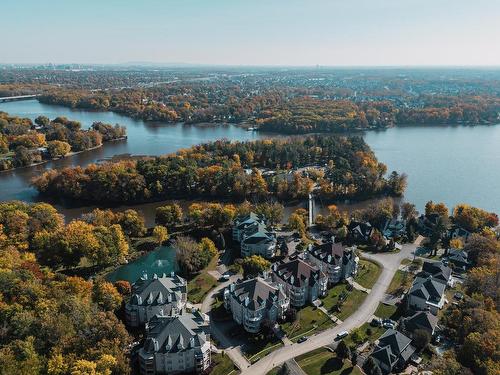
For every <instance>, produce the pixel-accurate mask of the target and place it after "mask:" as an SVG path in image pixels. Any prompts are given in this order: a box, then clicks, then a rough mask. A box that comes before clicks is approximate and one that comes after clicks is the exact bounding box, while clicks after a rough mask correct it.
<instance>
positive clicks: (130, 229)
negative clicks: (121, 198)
mask: <svg viewBox="0 0 500 375" xmlns="http://www.w3.org/2000/svg"><path fill="white" fill-rule="evenodd" d="M117 216H118V224H120V226H121V227H122V229H123V232H124V233H125V234H126V235H127V236H130V237H142V236H144V234H145V233H146V225H145V222H144V217H143V216H142V215H139V213H138V212H137V211H135V210H125V211H124V212H123V213H120V214H118V215H117Z"/></svg>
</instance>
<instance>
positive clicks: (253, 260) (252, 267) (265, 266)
mask: <svg viewBox="0 0 500 375" xmlns="http://www.w3.org/2000/svg"><path fill="white" fill-rule="evenodd" d="M241 266H242V268H243V276H244V277H245V278H248V277H255V276H258V275H259V274H261V273H262V272H264V271H267V270H269V268H271V262H269V261H268V260H266V259H264V258H263V257H261V256H260V255H252V256H249V257H246V258H244V259H243V262H242V263H241Z"/></svg>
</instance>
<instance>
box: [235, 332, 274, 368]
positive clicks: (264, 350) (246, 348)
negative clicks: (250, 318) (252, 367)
mask: <svg viewBox="0 0 500 375" xmlns="http://www.w3.org/2000/svg"><path fill="white" fill-rule="evenodd" d="M240 336H245V338H246V339H245V344H243V345H242V346H241V351H242V352H243V354H244V355H245V357H246V358H247V359H248V360H249V361H250V363H255V362H257V361H258V360H259V359H261V358H262V357H264V356H266V355H267V354H269V353H271V352H272V351H273V350H276V349H279V348H281V347H282V346H283V343H282V342H281V340H278V339H277V338H273V339H267V338H266V337H264V335H263V334H257V335H252V334H249V333H247V332H242V333H241V335H240Z"/></svg>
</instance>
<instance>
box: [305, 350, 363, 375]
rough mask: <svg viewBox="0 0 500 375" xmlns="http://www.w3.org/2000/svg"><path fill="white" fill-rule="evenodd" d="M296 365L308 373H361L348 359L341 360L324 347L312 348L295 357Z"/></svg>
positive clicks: (318, 374)
mask: <svg viewBox="0 0 500 375" xmlns="http://www.w3.org/2000/svg"><path fill="white" fill-rule="evenodd" d="M295 360H296V361H297V363H298V365H299V366H300V367H301V368H302V370H304V372H305V373H307V374H308V375H341V374H342V375H348V374H352V375H361V374H362V372H361V371H360V370H359V368H357V367H353V366H352V364H351V362H350V361H349V360H345V361H344V362H342V361H341V360H340V359H339V358H337V356H336V355H335V353H331V352H330V351H329V350H327V349H325V348H320V349H316V350H313V351H312V352H310V353H307V354H304V355H301V356H299V357H297V358H295Z"/></svg>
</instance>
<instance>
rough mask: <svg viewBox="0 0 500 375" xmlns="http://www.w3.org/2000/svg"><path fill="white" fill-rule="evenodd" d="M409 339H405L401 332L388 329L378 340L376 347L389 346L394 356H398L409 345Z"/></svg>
mask: <svg viewBox="0 0 500 375" xmlns="http://www.w3.org/2000/svg"><path fill="white" fill-rule="evenodd" d="M410 343H411V339H410V338H409V337H406V336H405V335H403V334H402V333H401V332H398V331H396V330H394V329H388V330H387V331H385V332H384V334H383V335H382V336H380V338H379V343H378V346H380V347H383V346H387V345H389V346H390V347H391V350H392V352H393V353H394V354H396V355H399V354H400V353H401V352H402V351H403V350H404V349H405V348H406V347H407V346H408V345H409V344H410Z"/></svg>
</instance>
